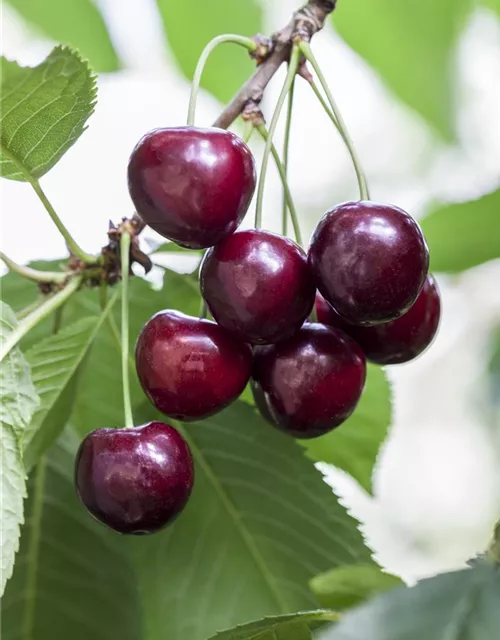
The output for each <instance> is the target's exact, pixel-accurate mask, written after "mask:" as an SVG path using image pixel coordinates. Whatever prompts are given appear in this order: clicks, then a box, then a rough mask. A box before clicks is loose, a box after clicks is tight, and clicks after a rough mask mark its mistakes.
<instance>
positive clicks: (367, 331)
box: [316, 274, 441, 365]
mask: <svg viewBox="0 0 500 640" xmlns="http://www.w3.org/2000/svg"><path fill="white" fill-rule="evenodd" d="M316 315H317V318H318V322H322V323H324V324H327V325H330V326H332V327H337V328H339V329H341V330H342V331H344V332H345V333H347V334H349V335H350V336H351V337H352V338H354V340H356V342H357V343H358V344H359V345H360V347H361V348H362V349H363V351H364V353H365V355H366V357H367V359H368V360H371V361H372V362H375V363H377V364H384V365H386V364H401V363H403V362H408V361H409V360H413V359H414V358H416V357H417V356H419V355H420V354H421V353H423V352H424V351H425V350H426V349H427V347H428V346H429V345H430V344H431V342H432V341H433V339H434V337H435V335H436V333H437V330H438V327H439V319H440V316H441V299H440V295H439V289H438V287H437V284H436V281H435V279H434V277H433V276H432V275H431V274H429V275H428V276H427V278H426V279H425V283H424V287H423V289H422V291H421V292H420V293H419V295H418V298H417V300H416V302H414V303H413V305H412V306H411V307H410V309H409V310H408V311H407V312H406V313H405V314H404V315H403V316H401V317H400V318H396V320H392V321H391V322H386V323H384V324H377V325H375V326H373V327H359V326H355V325H350V324H348V323H347V322H345V320H343V319H342V318H341V317H340V316H339V315H338V313H337V312H336V311H335V309H333V308H332V307H331V306H330V305H329V304H328V302H327V301H326V300H325V299H324V298H323V296H321V294H319V293H318V294H317V296H316Z"/></svg>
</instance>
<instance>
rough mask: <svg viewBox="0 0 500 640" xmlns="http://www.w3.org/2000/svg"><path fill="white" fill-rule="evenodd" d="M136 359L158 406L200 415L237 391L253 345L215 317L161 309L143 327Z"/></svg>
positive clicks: (182, 415)
mask: <svg viewBox="0 0 500 640" xmlns="http://www.w3.org/2000/svg"><path fill="white" fill-rule="evenodd" d="M135 362H136V368H137V375H138V377H139V381H140V383H141V385H142V388H143V389H144V391H145V393H146V395H147V396H148V397H149V399H150V400H151V402H152V403H153V405H154V406H155V407H156V408H157V409H158V410H159V411H161V412H162V413H164V414H166V415H167V416H171V417H172V418H177V419H179V420H201V419H202V418H206V417H207V416H210V415H212V414H214V413H217V412H218V411H220V410H221V409H224V408H225V407H227V405H229V404H230V403H231V402H233V400H236V398H237V397H238V396H239V395H240V394H241V392H242V391H243V389H244V388H245V386H246V384H247V382H248V380H249V378H250V373H251V367H252V349H251V347H250V345H248V344H245V343H244V342H242V341H240V340H239V339H238V338H237V337H236V336H235V335H234V334H232V333H230V332H229V331H227V330H226V329H224V328H223V327H220V326H219V325H217V324H215V322H211V321H210V320H200V319H198V318H193V317H191V316H187V315H185V314H183V313H180V312H178V311H172V310H166V311H160V312H159V313H157V314H155V315H154V316H153V317H152V318H151V319H150V320H149V321H148V322H147V323H146V324H145V325H144V327H143V328H142V331H141V333H140V334H139V338H138V340H137V345H136V350H135Z"/></svg>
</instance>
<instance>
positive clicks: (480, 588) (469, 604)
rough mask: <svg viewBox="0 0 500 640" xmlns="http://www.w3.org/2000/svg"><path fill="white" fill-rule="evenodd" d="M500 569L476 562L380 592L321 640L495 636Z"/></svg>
mask: <svg viewBox="0 0 500 640" xmlns="http://www.w3.org/2000/svg"><path fill="white" fill-rule="evenodd" d="M499 601H500V573H499V572H498V569H496V568H494V567H492V566H488V565H485V564H482V563H481V564H478V565H477V566H475V567H474V568H473V569H465V570H463V571H455V572H453V573H446V574H443V575H440V576H437V577H435V578H430V579H428V580H423V581H422V582H420V583H419V584H418V585H417V586H415V587H412V588H411V589H407V588H405V587H401V588H399V589H395V590H394V591H390V592H388V593H386V594H383V595H381V596H378V597H377V598H375V599H374V600H372V601H370V602H369V603H367V604H365V605H362V606H361V607H359V608H358V609H354V610H353V611H352V612H350V613H347V614H346V616H345V618H343V620H342V621H341V622H340V623H339V624H338V625H337V626H336V627H335V628H334V629H333V630H332V631H330V632H326V633H325V634H324V635H321V636H320V638H321V640H402V639H403V638H404V640H423V639H424V638H425V640H495V639H496V638H498V630H499V629H500V607H499V606H498V603H499Z"/></svg>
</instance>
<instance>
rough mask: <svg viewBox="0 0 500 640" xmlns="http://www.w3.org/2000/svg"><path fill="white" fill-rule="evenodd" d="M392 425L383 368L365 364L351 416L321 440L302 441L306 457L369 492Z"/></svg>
mask: <svg viewBox="0 0 500 640" xmlns="http://www.w3.org/2000/svg"><path fill="white" fill-rule="evenodd" d="M390 424H391V388H390V384H389V381H388V379H387V375H386V373H385V371H384V370H383V369H381V368H380V367H378V366H376V365H374V364H368V367H367V379H366V387H365V390H364V392H363V395H362V396H361V400H360V402H359V405H358V407H357V409H356V411H355V412H354V413H353V415H352V416H351V417H350V418H349V419H348V420H347V421H346V422H345V423H344V424H343V425H341V426H340V427H339V428H338V429H334V430H333V431H332V432H330V433H328V434H327V435H325V436H322V437H321V438H315V439H314V440H307V441H302V442H301V444H302V445H303V446H304V447H305V448H306V450H307V454H308V456H309V457H311V458H312V459H313V460H315V461H317V462H327V463H329V464H333V465H335V466H336V467H338V468H339V469H342V470H344V471H346V472H347V473H349V474H350V475H351V476H352V477H353V478H354V479H355V480H357V481H358V482H359V484H360V485H361V486H362V487H363V488H364V489H366V490H367V491H371V487H372V483H371V478H372V472H373V467H374V466H375V463H376V461H377V456H378V452H379V449H380V446H381V445H382V443H383V442H384V440H385V438H386V436H387V432H388V429H389V426H390Z"/></svg>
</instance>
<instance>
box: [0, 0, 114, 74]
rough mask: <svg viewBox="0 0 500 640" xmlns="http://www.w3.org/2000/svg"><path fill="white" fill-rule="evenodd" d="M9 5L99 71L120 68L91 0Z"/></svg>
mask: <svg viewBox="0 0 500 640" xmlns="http://www.w3.org/2000/svg"><path fill="white" fill-rule="evenodd" d="M7 3H8V4H10V6H11V7H13V8H14V9H15V10H16V11H17V12H18V13H19V14H20V15H21V16H22V17H23V18H24V19H25V20H26V21H27V22H28V23H30V24H31V25H33V26H34V27H35V28H37V29H38V30H40V31H41V32H42V34H43V35H45V36H47V37H48V38H50V39H51V40H53V41H54V42H61V43H63V44H68V45H70V46H71V47H74V48H75V49H78V51H79V52H80V53H81V55H82V56H83V57H85V58H87V59H88V60H89V62H90V65H91V66H92V67H93V68H94V69H95V70H96V71H116V70H117V69H119V67H120V63H119V60H118V56H117V54H116V51H115V49H114V47H113V44H112V42H111V39H110V37H109V34H108V30H107V27H106V23H105V22H104V20H103V17H102V15H101V12H100V11H99V9H98V7H97V5H96V4H95V3H94V2H92V1H91V0H71V1H70V2H68V0H7Z"/></svg>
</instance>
